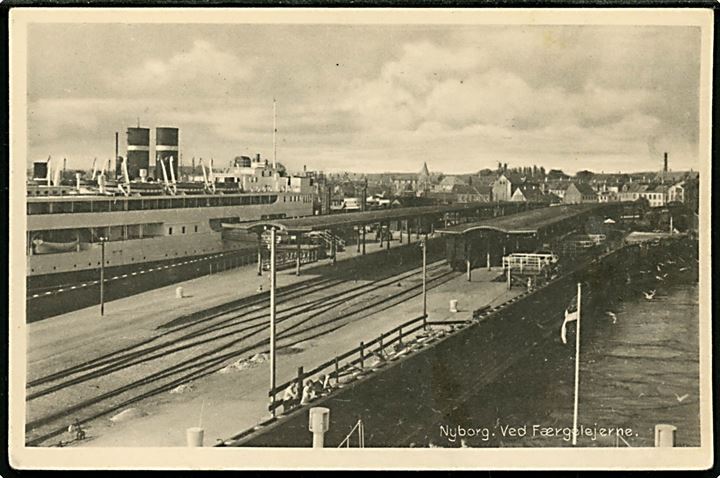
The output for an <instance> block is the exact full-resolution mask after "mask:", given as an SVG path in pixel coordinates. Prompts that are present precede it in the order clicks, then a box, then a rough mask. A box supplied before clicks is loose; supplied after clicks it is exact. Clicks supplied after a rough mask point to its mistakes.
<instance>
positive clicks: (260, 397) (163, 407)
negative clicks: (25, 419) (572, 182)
mask: <svg viewBox="0 0 720 478" xmlns="http://www.w3.org/2000/svg"><path fill="white" fill-rule="evenodd" d="M406 240H407V239H406ZM428 241H429V242H430V243H431V244H432V243H433V242H435V243H438V245H436V246H435V250H436V251H435V253H434V254H432V253H431V261H432V262H433V264H431V267H433V268H437V270H435V269H433V271H431V273H430V277H431V278H433V277H434V274H439V275H443V276H449V277H446V278H442V279H440V280H442V281H443V282H441V283H439V284H438V285H434V284H433V283H432V282H431V284H430V285H431V286H432V293H431V294H429V295H428V304H427V313H428V318H429V319H430V320H432V321H436V322H443V321H447V320H451V321H454V320H468V319H469V316H470V315H472V311H473V310H475V309H477V308H480V307H483V306H486V305H493V304H499V303H501V302H503V301H505V300H507V299H508V298H509V297H511V296H513V295H515V294H517V293H519V292H518V290H517V289H516V290H511V291H508V290H507V287H506V284H505V282H504V281H495V279H497V277H498V275H500V274H501V273H502V271H501V270H499V269H498V268H496V269H495V270H490V271H488V270H482V271H478V272H476V273H475V275H474V277H473V281H472V282H468V281H467V280H466V278H465V276H464V275H462V274H458V273H452V271H451V269H450V268H449V267H447V266H446V265H442V264H434V263H435V262H443V261H436V260H435V259H437V258H439V257H441V256H442V253H443V250H442V247H439V246H441V244H439V241H441V239H440V238H439V237H435V238H433V237H430V238H428ZM429 249H431V250H432V248H429ZM396 256H397V257H396ZM412 256H415V262H414V263H412V262H411V261H410V259H409V258H410V257H412ZM419 256H420V250H419V248H418V242H417V241H416V239H415V238H414V237H413V238H412V242H411V244H410V245H407V244H406V245H404V246H402V247H395V248H393V249H391V250H390V256H389V257H390V258H391V259H397V260H396V262H395V263H394V264H392V265H390V264H389V263H388V251H387V250H386V249H381V248H379V246H378V245H377V244H375V245H374V248H373V250H368V251H367V255H366V256H364V257H363V256H358V254H357V252H356V250H355V249H353V248H351V247H348V248H346V249H345V251H344V252H341V253H338V257H337V263H336V264H335V265H334V266H333V265H332V263H331V259H329V260H327V261H324V262H326V263H325V264H318V265H315V266H314V267H311V268H308V269H307V270H304V271H303V274H301V275H300V276H296V275H295V271H294V270H286V271H281V272H279V273H278V286H279V287H298V286H301V285H302V284H303V283H308V289H307V292H306V293H302V291H303V289H302V288H301V289H299V290H300V292H301V296H300V299H298V298H292V299H291V300H292V301H293V302H292V303H293V304H296V303H300V304H302V303H303V302H304V301H308V300H310V299H312V298H314V297H313V296H312V292H311V291H310V288H311V287H312V282H313V281H314V280H317V279H318V278H322V277H323V275H328V274H334V275H340V276H346V277H345V278H344V279H343V280H342V282H343V285H344V287H346V288H351V287H354V288H357V285H358V284H371V283H373V282H378V280H377V279H376V278H375V277H369V276H368V274H367V273H366V272H363V270H366V269H367V268H368V266H370V265H372V264H380V263H382V264H383V265H382V266H381V268H385V269H389V270H388V271H387V276H388V277H389V279H390V282H389V283H388V284H387V287H385V290H389V291H390V293H397V291H398V290H402V289H403V288H413V287H415V288H416V286H418V285H419V283H420V281H421V277H420V276H421V273H420V271H418V269H417V267H416V266H417V265H418V262H419ZM403 259H404V261H403ZM401 261H402V263H401ZM408 269H409V270H408ZM397 271H404V272H403V273H402V274H403V275H402V276H401V277H402V278H397V277H398V276H399V274H396V273H395V272H397ZM405 271H407V272H405ZM267 280H268V278H267V274H265V275H264V276H261V277H258V275H257V271H256V270H255V268H254V267H250V266H248V267H245V268H240V269H235V270H230V271H225V272H221V273H218V274H213V275H208V276H204V277H201V278H196V279H192V280H189V281H185V282H181V283H178V284H175V285H173V286H166V287H163V288H160V289H155V290H152V291H148V292H145V293H142V294H138V295H134V296H131V297H127V298H124V299H118V300H116V301H112V302H109V303H108V304H107V307H106V313H105V315H104V316H103V317H100V316H99V315H98V311H97V309H98V308H97V306H94V307H89V308H85V309H82V310H78V311H75V312H72V313H68V314H63V315H61V316H56V317H52V318H48V319H45V320H42V321H39V322H34V323H31V324H28V330H29V336H28V381H29V382H31V383H33V382H34V381H37V380H40V379H42V378H43V377H47V376H48V375H50V376H51V375H52V374H55V373H62V372H63V371H66V374H67V373H71V374H74V375H70V377H71V378H82V374H83V373H84V372H83V371H82V369H81V368H82V366H83V365H86V366H87V365H89V364H93V363H96V364H97V366H98V367H101V368H102V367H105V369H106V370H108V373H109V374H110V375H109V376H104V377H98V378H96V379H89V378H88V379H87V381H86V382H84V383H83V385H85V386H86V388H84V389H83V390H80V391H77V390H74V389H72V388H70V389H64V390H60V391H56V392H55V393H54V394H52V395H46V396H44V397H38V398H37V399H33V401H31V402H30V404H29V420H32V419H33V418H34V415H33V414H34V413H37V414H42V413H47V412H48V411H49V410H50V408H51V407H52V408H54V407H58V406H59V405H60V406H62V405H67V406H71V405H73V404H74V403H77V402H82V401H83V397H84V395H85V394H86V393H87V392H86V391H85V390H87V389H90V390H91V393H92V394H95V393H97V392H98V391H105V390H104V389H107V390H108V391H111V390H113V389H115V388H117V387H118V385H120V384H121V383H125V382H128V383H133V382H137V381H138V380H140V379H142V378H143V375H144V374H147V373H149V372H150V371H151V370H153V368H152V366H151V365H142V364H141V365H140V366H139V367H135V368H132V367H131V365H132V364H129V366H128V368H130V369H131V370H130V371H124V370H122V368H121V367H120V366H118V367H111V366H112V365H113V364H114V363H115V362H117V363H118V364H119V365H120V364H123V361H125V363H126V362H127V360H128V358H127V356H128V353H129V352H131V351H133V350H135V351H139V352H143V350H147V352H144V353H147V354H150V353H151V352H152V348H151V344H157V343H159V342H161V341H165V340H167V342H168V344H174V343H178V344H182V343H183V342H182V341H181V340H179V339H178V338H177V337H176V336H170V337H168V338H167V339H164V338H163V334H166V333H167V332H168V331H170V330H173V329H181V328H182V329H183V330H185V329H186V328H187V329H190V330H192V327H193V325H194V324H193V319H192V317H193V316H196V317H195V319H194V320H196V321H198V322H199V323H202V313H203V311H206V310H210V309H217V308H218V307H221V306H222V305H224V304H227V303H229V302H233V301H238V300H242V299H243V298H244V297H250V296H258V295H262V294H263V292H258V288H259V287H260V286H261V285H267ZM178 288H182V290H183V297H182V298H177V297H176V291H177V289H178ZM381 290H382V289H381ZM412 294H413V292H412V289H411V291H410V298H408V299H407V300H396V301H394V302H393V301H392V300H391V301H390V303H389V304H388V305H389V307H387V308H384V307H385V306H382V307H379V308H380V309H383V308H384V310H379V311H377V312H374V310H373V308H372V307H369V308H368V309H367V310H364V308H365V306H363V307H362V308H361V309H360V310H359V312H358V313H356V316H355V317H353V316H350V317H349V319H347V322H346V323H345V324H344V325H343V326H342V327H340V328H337V329H335V330H333V329H330V330H327V331H326V330H323V329H322V328H320V329H319V333H320V335H317V336H315V337H311V338H309V339H307V340H303V337H300V338H299V339H298V338H295V337H288V338H287V339H283V338H282V333H281V334H280V338H279V341H278V361H277V366H278V371H277V373H278V380H280V381H284V380H286V379H288V378H291V377H292V376H293V374H294V373H295V372H296V370H297V368H298V367H299V366H304V367H305V368H306V369H308V370H309V369H311V368H312V367H313V366H315V365H317V364H318V363H321V362H323V361H326V360H327V359H328V358H329V357H332V356H335V355H337V354H340V353H342V352H344V351H345V350H347V349H350V348H353V347H356V346H357V345H358V344H359V343H360V342H362V341H369V340H371V339H373V338H375V336H376V335H377V334H379V333H382V332H383V331H384V330H390V329H392V328H393V327H395V326H397V325H399V324H401V323H402V322H404V321H406V320H407V318H408V317H414V316H418V315H420V314H422V308H423V304H422V298H421V297H420V296H419V295H418V294H417V291H416V290H415V293H414V297H413V296H412ZM405 297H406V296H403V297H401V299H402V298H405ZM350 300H352V299H350ZM451 301H457V302H458V303H457V305H456V309H455V310H456V312H450V309H449V306H450V303H451ZM370 302H372V300H371V301H370ZM260 304H261V305H252V306H249V308H252V309H258V308H260V307H267V294H266V293H265V297H264V299H263V301H262V302H261V303H260ZM369 305H372V304H369ZM345 306H347V305H345ZM376 308H378V307H376ZM296 310H297V309H296ZM208 334H210V333H208ZM313 335H314V334H313ZM209 336H210V337H212V335H209ZM186 340H187V339H186ZM145 343H147V345H142V344H145ZM137 344H141V346H140V348H137V349H134V347H135V346H137ZM164 350H167V351H170V352H171V350H169V349H161V350H160V351H164ZM267 352H268V351H267V346H266V345H264V344H262V343H258V344H254V345H251V346H250V347H248V348H247V349H246V350H244V351H243V352H238V354H237V355H233V356H232V357H231V358H228V359H226V360H225V361H220V362H218V364H217V366H216V369H215V370H212V371H211V372H212V373H209V374H207V375H205V376H202V377H200V378H198V379H196V380H190V381H188V382H186V383H184V384H181V386H180V388H179V389H178V388H177V387H173V388H172V389H169V390H165V391H163V392H160V393H157V394H154V395H151V396H148V397H147V398H145V399H143V400H140V401H137V402H133V403H130V404H128V405H127V406H125V407H120V408H118V409H117V410H115V411H113V412H110V413H105V414H103V415H102V416H100V417H98V418H96V419H94V420H91V421H87V422H84V424H83V426H84V427H86V428H87V430H88V431H87V439H86V440H84V441H82V442H78V443H74V445H79V446H124V445H129V444H132V445H148V446H177V445H182V444H183V443H184V440H185V429H186V428H188V427H191V426H195V425H197V424H198V422H197V421H196V418H197V420H200V421H201V422H202V426H203V428H204V430H206V431H205V433H206V436H207V437H208V439H209V438H210V437H212V438H213V439H225V438H228V437H231V436H233V435H235V434H237V433H238V432H239V431H241V430H244V429H246V428H249V427H250V428H251V427H252V426H254V425H256V424H257V423H259V422H261V421H262V420H263V419H265V418H267V416H268V408H267V403H268V399H267V375H268V373H269V372H268V365H269V364H268V360H267ZM178 357H180V355H179V354H178V353H175V354H174V360H180V358H178ZM253 357H256V360H257V363H254V362H247V367H243V368H241V369H234V368H232V367H230V368H229V369H228V365H232V364H234V363H237V362H238V361H239V360H242V359H245V360H247V359H252V358H253ZM258 359H259V360H258ZM162 365H163V366H164V367H166V368H167V369H168V370H170V369H172V368H173V367H174V366H175V364H174V363H173V361H172V360H170V361H165V362H163V364H162ZM108 367H110V368H108ZM148 367H149V368H148ZM76 369H77V370H76ZM223 370H225V371H224V372H223ZM221 372H222V373H221ZM113 374H114V375H113ZM64 379H65V378H64ZM30 391H31V392H32V389H30ZM48 398H51V400H47V399H48ZM43 400H47V401H46V402H45V403H43ZM43 406H44V408H43ZM82 412H83V409H79V411H78V413H79V414H81V413H82ZM123 413H124V415H123ZM193 417H194V418H193ZM72 418H73V416H72V415H67V417H64V418H63V419H61V421H62V422H63V423H64V422H65V421H67V422H71V421H72ZM113 418H115V419H114V420H113ZM63 439H66V440H67V438H66V437H65V434H60V435H59V436H55V437H53V438H51V439H49V440H48V441H47V443H48V444H55V443H57V442H58V441H61V440H63Z"/></svg>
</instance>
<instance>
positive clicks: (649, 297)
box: [643, 289, 656, 300]
mask: <svg viewBox="0 0 720 478" xmlns="http://www.w3.org/2000/svg"><path fill="white" fill-rule="evenodd" d="M655 292H656V291H655V289H653V290H651V291H650V292H643V294H645V298H646V299H647V300H653V299H654V298H655Z"/></svg>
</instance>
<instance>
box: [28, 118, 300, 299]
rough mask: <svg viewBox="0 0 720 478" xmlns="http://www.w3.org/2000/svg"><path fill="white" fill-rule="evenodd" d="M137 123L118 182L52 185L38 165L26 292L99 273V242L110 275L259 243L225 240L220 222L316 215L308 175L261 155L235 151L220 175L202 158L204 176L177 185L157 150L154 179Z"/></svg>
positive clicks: (168, 160)
mask: <svg viewBox="0 0 720 478" xmlns="http://www.w3.org/2000/svg"><path fill="white" fill-rule="evenodd" d="M138 129H143V130H145V131H142V132H141V133H142V134H140V136H142V137H144V138H145V139H141V141H140V142H143V143H145V145H146V146H145V147H147V145H148V144H149V134H148V131H149V130H147V129H145V128H129V129H128V157H127V158H125V159H123V158H121V157H119V167H117V168H116V170H118V171H116V173H115V180H109V179H106V176H105V171H101V172H100V173H99V174H98V173H97V172H96V171H93V175H92V178H89V179H88V180H87V181H85V180H83V179H82V178H81V175H80V174H78V175H77V177H76V184H75V185H68V184H65V185H62V184H61V181H59V180H58V178H59V176H60V175H59V173H58V171H57V170H56V171H55V180H54V181H53V180H52V179H51V178H52V173H51V170H50V169H51V168H50V165H49V164H48V165H46V166H45V167H42V164H39V165H38V163H36V168H35V174H33V176H34V177H35V179H34V180H30V181H28V186H27V232H26V234H27V236H26V254H27V285H28V294H32V293H33V292H34V291H35V292H36V291H38V290H43V289H51V288H53V287H60V286H65V285H68V284H73V283H77V282H80V281H83V280H87V279H90V278H96V276H97V270H98V269H99V268H100V266H101V247H102V246H101V244H102V243H103V242H104V244H105V267H106V268H109V269H112V270H114V272H115V273H117V272H122V271H123V270H125V271H128V270H138V269H139V268H141V267H143V266H144V265H146V264H148V263H153V264H158V263H163V262H171V261H176V262H177V261H178V260H180V259H183V260H187V259H190V258H199V257H203V256H209V255H212V254H218V253H223V252H228V251H237V250H239V249H242V248H250V247H257V238H256V237H255V236H252V237H250V236H248V237H247V238H245V239H246V240H243V238H240V240H238V237H233V238H232V240H228V238H227V237H226V236H225V235H224V234H223V227H222V224H223V223H239V222H245V221H257V220H262V219H268V218H273V217H300V216H307V215H312V214H313V198H314V194H313V187H314V185H313V178H312V177H307V176H287V175H285V174H284V172H283V171H281V170H278V168H277V167H276V164H275V162H274V161H273V162H269V161H268V160H264V159H261V157H260V155H259V154H258V155H256V156H255V157H253V158H250V157H247V156H240V157H237V158H235V160H234V162H233V164H232V165H231V167H230V168H227V169H226V170H224V171H215V170H214V168H213V167H212V164H210V167H209V168H208V169H206V168H205V167H204V166H203V165H202V164H201V165H200V167H201V168H202V172H203V174H202V176H200V177H195V176H192V175H191V176H189V177H187V178H184V179H186V181H185V182H179V181H177V180H176V179H177V177H179V174H178V173H179V169H178V167H177V163H176V162H175V161H174V158H173V155H172V154H171V155H163V154H160V153H161V152H163V153H164V152H166V151H167V149H166V148H159V147H158V148H157V150H158V155H157V158H156V178H158V179H156V180H153V179H154V178H152V177H148V172H147V171H148V169H149V161H148V157H149V153H148V151H145V150H144V148H143V147H142V146H141V147H140V149H137V145H136V144H133V143H137V141H136V138H135V136H137V131H135V130H138ZM162 129H163V130H166V129H168V128H162ZM160 136H161V128H158V141H160V140H161V138H160ZM116 137H117V135H116ZM175 138H177V133H175ZM175 143H176V144H177V140H176V139H175ZM116 144H117V143H116ZM116 149H117V148H116ZM147 149H148V150H149V148H147ZM176 150H177V146H175V150H170V151H171V152H172V153H173V154H175V157H177V151H176ZM136 151H140V153H143V154H141V155H140V160H139V161H138V156H137V155H136V154H133V153H134V152H136ZM48 163H49V161H48ZM38 166H39V167H38ZM93 169H95V168H93ZM193 169H195V168H193ZM158 171H159V172H160V174H159V175H158V174H157V172H158ZM38 172H39V173H40V174H38ZM43 173H44V174H43Z"/></svg>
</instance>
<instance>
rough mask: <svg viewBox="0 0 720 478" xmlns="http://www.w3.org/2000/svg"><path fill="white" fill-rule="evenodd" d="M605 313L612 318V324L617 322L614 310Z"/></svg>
mask: <svg viewBox="0 0 720 478" xmlns="http://www.w3.org/2000/svg"><path fill="white" fill-rule="evenodd" d="M605 313H606V314H607V315H608V316H609V317H610V318H612V319H613V324H614V323H616V322H617V315H615V312H613V311H612V310H608V311H606V312H605Z"/></svg>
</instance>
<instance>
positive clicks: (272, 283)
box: [270, 227, 275, 417]
mask: <svg viewBox="0 0 720 478" xmlns="http://www.w3.org/2000/svg"><path fill="white" fill-rule="evenodd" d="M270 390H272V392H271V393H272V404H273V407H272V416H273V417H274V416H275V407H274V405H275V228H274V227H272V228H270Z"/></svg>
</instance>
